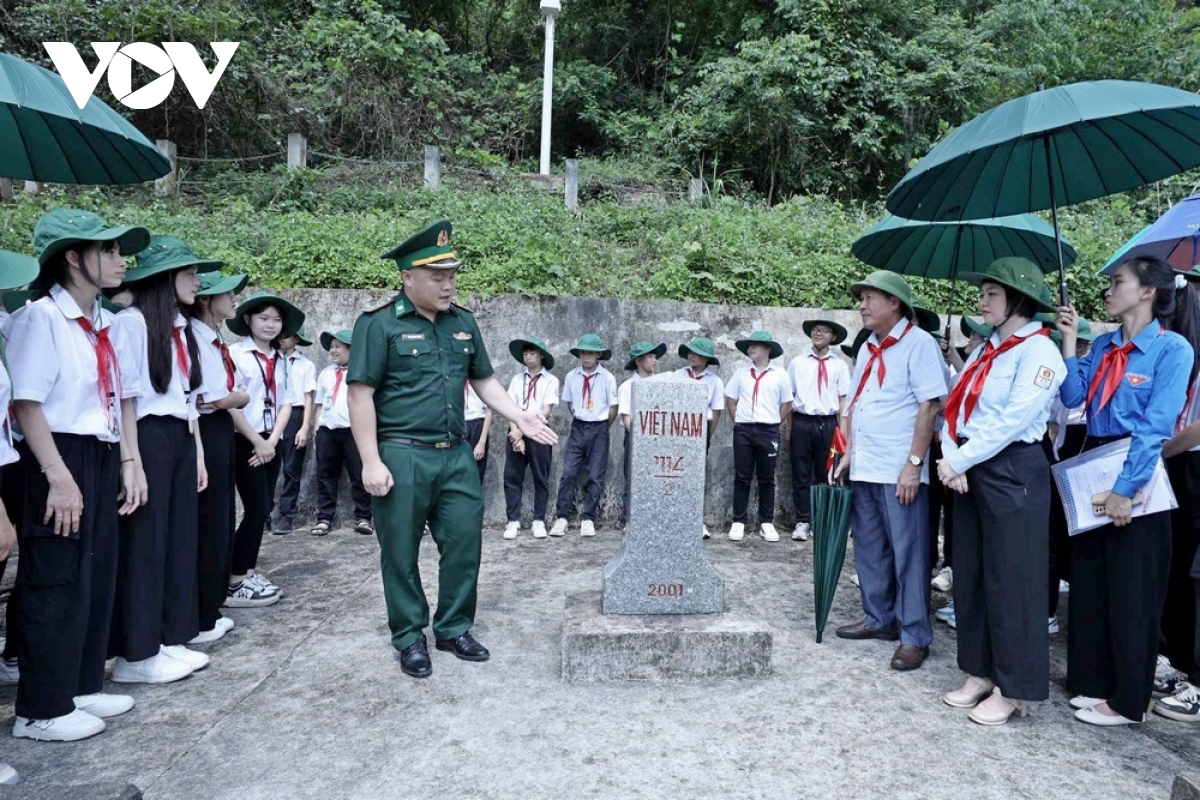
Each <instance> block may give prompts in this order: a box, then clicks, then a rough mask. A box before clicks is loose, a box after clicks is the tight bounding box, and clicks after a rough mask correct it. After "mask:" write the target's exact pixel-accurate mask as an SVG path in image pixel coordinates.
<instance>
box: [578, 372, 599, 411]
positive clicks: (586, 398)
mask: <svg viewBox="0 0 1200 800" xmlns="http://www.w3.org/2000/svg"><path fill="white" fill-rule="evenodd" d="M599 374H600V370H596V371H595V372H593V373H592V374H591V375H584V376H583V392H582V393H581V394H582V399H583V403H584V406H583V407H584V408H591V407H592V378H594V377H596V376H597V375H599Z"/></svg>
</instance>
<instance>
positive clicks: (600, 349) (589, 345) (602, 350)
mask: <svg viewBox="0 0 1200 800" xmlns="http://www.w3.org/2000/svg"><path fill="white" fill-rule="evenodd" d="M570 353H571V355H573V356H575V357H576V358H579V354H580V353H599V354H600V360H601V361H608V360H609V359H610V358H612V350H609V349H608V348H607V347H605V346H604V340H603V339H601V338H600V334H598V333H585V334H584V335H583V336H580V337H579V343H578V344H576V345H575V346H574V347H572V348H571V350H570Z"/></svg>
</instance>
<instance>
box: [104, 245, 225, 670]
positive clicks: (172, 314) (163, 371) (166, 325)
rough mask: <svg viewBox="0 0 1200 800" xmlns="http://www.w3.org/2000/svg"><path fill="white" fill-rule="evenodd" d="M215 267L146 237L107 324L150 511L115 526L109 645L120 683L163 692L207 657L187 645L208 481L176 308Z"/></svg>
mask: <svg viewBox="0 0 1200 800" xmlns="http://www.w3.org/2000/svg"><path fill="white" fill-rule="evenodd" d="M220 266H221V262H219V261H207V260H204V259H201V258H199V257H198V256H197V255H196V253H195V252H194V251H193V250H192V249H191V248H190V247H188V246H187V245H186V244H184V243H183V242H182V241H180V240H179V239H177V238H176V237H174V236H152V237H150V244H149V245H148V246H147V247H146V249H144V250H143V251H142V252H141V253H139V254H138V259H137V268H136V269H131V270H129V271H128V272H127V273H126V275H125V284H124V285H125V286H127V287H128V288H129V289H130V291H131V292H132V294H133V298H132V304H131V305H130V306H129V307H128V308H126V309H124V310H123V311H121V312H120V313H119V314H117V315H116V317H115V318H114V319H113V325H112V337H113V341H114V343H115V345H116V348H117V352H118V353H119V354H120V358H121V373H122V374H123V375H137V376H138V377H137V381H136V382H137V384H138V386H140V390H138V392H137V394H136V395H135V399H134V407H135V409H136V410H137V419H138V426H137V427H138V451H139V453H140V455H141V459H142V465H143V468H144V469H145V472H146V487H147V502H146V505H144V506H143V507H141V508H139V509H138V510H137V511H135V512H133V513H132V514H130V515H129V516H128V517H125V518H124V519H122V520H121V549H120V555H119V566H118V570H117V597H116V604H115V605H114V608H113V624H112V637H111V640H110V642H109V654H110V655H115V656H116V658H117V662H116V666H115V667H114V668H113V680H114V681H116V682H117V683H167V682H170V681H173V680H179V679H182V678H186V677H187V676H188V675H190V674H191V673H192V672H193V671H195V670H200V669H204V668H205V667H207V666H208V656H206V655H205V654H203V653H200V652H197V651H195V650H189V649H187V648H186V647H185V646H184V645H186V644H187V643H188V642H189V641H191V640H192V639H193V638H195V637H196V635H197V634H199V633H200V624H199V617H198V613H197V597H198V593H197V586H196V584H197V580H196V563H197V558H198V531H197V518H198V517H197V514H198V510H197V494H198V492H202V491H204V489H205V487H206V486H207V484H208V474H207V471H206V469H205V465H204V450H203V444H202V443H201V441H200V431H199V428H198V426H197V425H196V417H197V412H196V398H197V397H198V395H199V394H201V393H203V392H204V391H205V383H204V374H203V368H202V365H201V364H200V361H199V353H198V348H197V342H196V337H195V334H194V332H193V331H192V330H191V328H190V327H189V326H188V323H187V318H186V317H184V316H183V313H182V311H181V310H180V309H181V308H186V307H188V306H191V305H192V304H193V303H194V302H195V300H196V291H197V290H198V289H199V280H198V279H197V274H198V272H200V271H203V272H211V271H213V270H216V269H218V268H219V267H220ZM213 377H214V378H219V377H221V376H213ZM160 655H165V656H168V658H167V659H165V660H164V659H162V658H159V656H160Z"/></svg>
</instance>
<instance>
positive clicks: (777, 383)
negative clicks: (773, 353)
mask: <svg viewBox="0 0 1200 800" xmlns="http://www.w3.org/2000/svg"><path fill="white" fill-rule="evenodd" d="M756 389H757V391H755V390H756ZM725 396H726V397H728V398H729V399H730V400H734V401H736V402H737V408H736V409H735V411H734V415H733V421H734V423H740V424H746V423H767V424H772V425H778V424H779V423H780V422H781V421H782V420H781V419H780V417H779V407H780V406H782V405H783V404H784V403H790V402H792V381H791V379H790V378H789V377H788V374H787V371H786V370H785V369H783V368H782V367H776V366H772V365H770V364H768V365H767V368H766V370H764V371H761V372H760V371H759V370H758V368H757V367H755V366H754V365H753V364H746V365H744V366H742V367H739V368H738V370H737V372H735V373H733V377H732V378H730V379H729V384H728V385H727V386H726V387H725Z"/></svg>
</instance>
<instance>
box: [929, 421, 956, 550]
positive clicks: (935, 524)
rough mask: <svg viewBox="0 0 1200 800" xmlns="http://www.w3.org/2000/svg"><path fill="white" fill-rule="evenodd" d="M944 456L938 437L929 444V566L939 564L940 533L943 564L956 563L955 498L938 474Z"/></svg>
mask: <svg viewBox="0 0 1200 800" xmlns="http://www.w3.org/2000/svg"><path fill="white" fill-rule="evenodd" d="M941 458H942V443H941V442H939V441H937V440H936V439H935V440H934V441H932V442H930V444H929V466H930V469H929V566H930V567H931V568H933V567H936V566H937V564H938V558H937V554H938V534H939V533H941V534H943V536H942V566H943V567H949V566H951V565H952V564H953V563H954V498H953V496H951V493H950V492H948V491H947V490H946V487H944V486H942V482H941V480H940V479H939V478H938V476H937V462H938V461H940V460H941Z"/></svg>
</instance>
